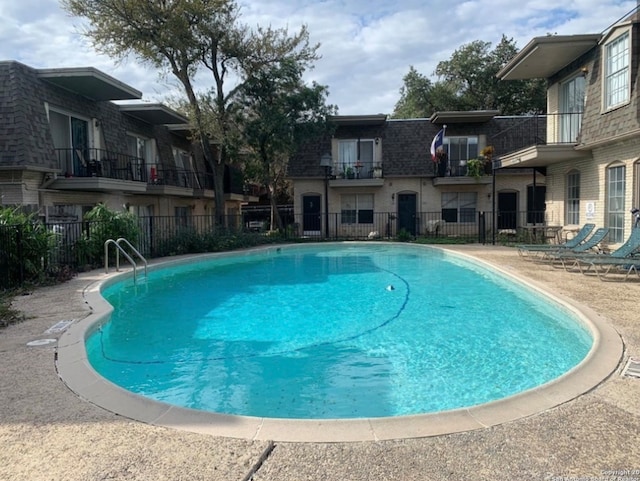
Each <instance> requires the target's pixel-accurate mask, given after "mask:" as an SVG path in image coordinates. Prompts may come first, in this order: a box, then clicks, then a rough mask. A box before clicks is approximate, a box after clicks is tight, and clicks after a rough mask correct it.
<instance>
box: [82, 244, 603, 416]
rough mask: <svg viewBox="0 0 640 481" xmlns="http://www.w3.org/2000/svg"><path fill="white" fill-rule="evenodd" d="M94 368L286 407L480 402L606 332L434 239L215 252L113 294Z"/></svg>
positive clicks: (310, 410)
mask: <svg viewBox="0 0 640 481" xmlns="http://www.w3.org/2000/svg"><path fill="white" fill-rule="evenodd" d="M102 294H103V295H104V296H105V298H106V299H107V300H108V301H109V302H110V303H111V304H112V305H113V306H114V308H115V310H114V312H113V314H112V317H111V320H110V321H109V322H108V323H106V324H104V325H103V326H102V327H101V328H100V329H99V330H98V331H96V332H95V333H94V334H92V335H91V336H90V337H89V338H88V339H87V343H86V346H87V352H88V356H89V360H90V362H91V364H92V365H93V367H94V368H95V369H96V370H97V371H98V372H99V373H100V374H101V375H103V376H104V377H106V378H107V379H109V380H111V381H112V382H114V383H116V384H118V385H120V386H122V387H124V388H125V389H128V390H131V391H133V392H136V393H139V394H141V395H144V396H147V397H150V398H153V399H156V400H159V401H163V402H167V403H170V404H174V405H178V406H184V407H189V408H195V409H200V410H207V411H214V412H220V413H229V414H243V415H250V416H265V417H280V418H313V419H327V418H362V417H382V416H399V415H408V414H418V413H428V412H435V411H443V410H449V409H454V408H460V407H467V406H472V405H477V404H481V403H485V402H488V401H492V400H496V399H501V398H504V397H507V396H510V395H512V394H515V393H518V392H521V391H524V390H527V389H530V388H533V387H535V386H538V385H540V384H544V383H546V382H548V381H550V380H553V379H555V378H557V377H559V376H560V375H562V374H563V373H565V372H566V371H568V370H569V369H571V368H572V367H574V366H576V365H577V364H578V363H579V362H580V361H581V360H582V359H583V358H584V357H585V356H586V354H587V353H588V351H589V350H590V348H591V345H592V338H591V336H590V335H589V333H588V332H587V331H586V329H585V328H584V327H582V326H581V325H580V323H579V322H578V321H577V320H576V319H574V317H573V315H572V314H571V313H569V311H567V310H565V309H564V308H562V307H561V306H559V305H557V304H555V303H553V302H551V301H549V300H543V299H541V298H540V296H539V295H536V294H534V293H533V292H531V291H530V290H528V289H526V288H524V287H522V286H519V285H517V284H516V283H514V282H513V281H512V280H507V279H505V278H503V277H501V276H499V275H497V274H494V273H492V272H491V271H489V270H487V269H485V268H483V267H480V266H475V265H471V264H469V262H468V261H467V260H461V259H460V258H458V257H456V256H453V255H449V254H446V253H443V252H442V251H440V250H437V249H431V248H428V247H424V246H411V245H395V244H361V245H360V244H358V245H335V244H327V245H315V246H297V247H282V248H281V249H277V248H275V247H274V248H270V249H267V250H262V251H254V252H251V253H243V254H240V255H238V256H233V257H217V258H206V259H203V260H201V261H199V262H198V263H190V264H184V265H180V266H173V267H171V268H166V269H162V270H157V271H152V272H150V273H149V277H148V279H147V280H144V278H143V280H142V282H139V284H138V285H137V286H134V285H133V284H132V281H131V279H128V280H125V281H122V282H119V283H116V284H114V285H111V286H109V287H108V288H106V289H105V290H104V291H103V293H102Z"/></svg>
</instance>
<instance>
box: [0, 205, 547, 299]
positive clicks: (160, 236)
mask: <svg viewBox="0 0 640 481" xmlns="http://www.w3.org/2000/svg"><path fill="white" fill-rule="evenodd" d="M445 217H448V218H449V220H448V221H446V220H443V213H442V212H441V211H438V212H420V213H416V214H415V215H414V214H410V215H399V214H396V213H390V212H371V211H353V212H351V211H349V212H346V211H345V212H341V213H329V214H327V215H325V214H322V213H318V214H308V215H293V213H292V212H286V213H285V215H284V216H283V218H284V221H285V227H284V229H281V230H278V231H277V232H274V231H272V230H271V229H270V225H269V222H268V221H267V220H266V219H265V218H264V217H262V218H260V217H258V216H256V213H255V212H254V213H245V214H243V215H236V216H228V217H226V218H225V219H224V223H223V225H216V224H215V223H214V220H213V217H211V216H190V217H141V218H138V219H137V222H138V229H137V238H136V239H129V240H130V241H131V242H132V243H133V245H134V246H135V247H136V249H137V250H138V251H139V252H140V253H142V255H143V256H145V257H147V258H155V257H164V256H171V255H177V254H187V253H197V252H216V251H222V250H229V249H233V248H238V247H250V246H255V245H260V244H265V243H272V242H293V241H306V240H309V241H322V240H364V239H380V240H403V241H409V240H412V239H414V238H423V239H426V240H427V241H429V240H431V241H433V242H440V243H443V242H480V243H495V242H497V243H511V242H521V241H531V240H534V241H535V240H537V241H539V242H544V241H545V240H547V239H545V238H543V237H542V236H541V237H539V238H537V239H536V238H535V237H534V238H532V235H531V234H532V233H533V234H535V232H536V229H535V226H533V227H534V228H533V229H532V225H531V223H530V222H528V221H529V218H530V217H531V213H527V212H513V213H505V212H501V213H500V215H499V216H495V217H494V215H493V213H492V212H479V213H467V214H463V215H458V214H456V215H455V216H454V217H455V218H453V217H452V214H451V213H449V214H448V215H447V216H445ZM534 217H537V216H534ZM496 219H497V221H496ZM101 225H103V224H100V223H99V222H89V221H82V222H69V223H55V224H42V223H39V224H38V227H39V229H38V235H39V237H37V238H36V237H35V236H34V229H33V228H32V227H30V226H28V225H0V288H2V289H7V288H15V287H19V286H21V285H24V284H25V283H27V282H42V280H43V278H44V279H53V280H54V281H55V280H56V277H57V278H58V279H59V278H60V277H61V273H66V274H67V275H68V274H69V273H72V272H78V271H82V270H86V269H88V268H95V267H100V266H103V265H104V249H103V245H104V241H106V239H102V238H101V235H103V234H102V232H103V231H104V230H105V229H104V228H101V227H100V226H101ZM494 225H495V226H496V228H495V229H494ZM103 226H104V225H103ZM43 232H44V236H43ZM43 239H44V240H43ZM114 257H115V256H114Z"/></svg>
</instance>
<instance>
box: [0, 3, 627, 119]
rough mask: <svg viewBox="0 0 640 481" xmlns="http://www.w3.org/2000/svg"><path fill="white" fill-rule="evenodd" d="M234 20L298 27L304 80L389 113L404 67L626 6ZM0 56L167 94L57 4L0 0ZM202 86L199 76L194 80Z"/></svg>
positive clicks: (266, 8) (320, 6)
mask: <svg viewBox="0 0 640 481" xmlns="http://www.w3.org/2000/svg"><path fill="white" fill-rule="evenodd" d="M241 5H242V20H243V21H244V22H245V23H247V24H248V25H249V26H256V25H258V24H259V25H263V26H267V25H272V26H273V27H278V28H279V27H288V28H289V30H290V31H291V32H295V31H297V30H298V29H299V28H300V26H301V25H303V24H306V25H307V26H308V28H309V32H310V34H311V40H312V42H314V43H315V42H319V43H321V47H320V50H319V53H320V54H321V55H322V58H321V59H320V60H319V61H318V62H316V65H315V68H314V69H313V70H312V71H310V72H309V73H308V75H307V78H308V79H309V80H315V81H317V82H319V83H321V84H325V85H328V87H329V91H330V98H329V101H330V102H331V103H333V104H336V105H338V107H339V108H340V113H342V114H370V113H391V112H392V111H393V107H394V105H395V103H396V102H397V100H398V98H399V89H400V87H401V86H402V77H403V76H404V75H405V74H406V73H407V72H408V70H409V66H410V65H413V66H415V68H416V69H418V71H419V72H421V73H423V74H425V75H427V76H432V75H433V72H434V70H435V67H436V65H437V64H438V62H439V61H441V60H447V59H448V58H449V57H450V56H451V54H452V53H453V51H454V50H456V49H457V48H459V47H460V46H462V45H463V44H466V43H469V42H472V41H474V40H483V41H487V42H491V43H492V44H493V45H495V43H496V42H498V41H499V40H500V38H501V37H502V35H503V34H505V35H506V36H507V37H509V38H513V39H514V40H515V41H516V43H517V45H518V46H519V47H523V46H524V45H525V44H526V43H527V42H529V40H531V38H533V37H535V36H540V35H546V34H547V33H558V34H560V35H569V34H578V33H599V32H601V31H603V30H604V29H605V28H607V27H609V26H610V25H611V24H612V23H613V22H614V21H615V20H618V19H619V18H620V17H622V16H623V15H624V14H626V13H627V12H629V11H630V10H631V9H633V8H634V7H635V6H636V2H634V1H631V0H626V1H620V0H613V1H611V2H602V1H601V0H568V1H566V2H563V3H562V4H561V5H560V4H559V3H558V2H557V0H522V1H519V2H514V1H513V0H466V1H465V0H462V1H461V0H429V1H428V2H425V1H424V0H396V1H395V2H389V1H386V0H370V1H365V0H349V1H347V0H252V1H249V0H244V1H242V2H241ZM0 18H2V19H3V21H2V24H0V59H3V60H12V59H13V60H18V61H20V62H23V63H25V64H27V65H30V66H33V67H37V68H54V67H71V66H94V67H96V68H98V69H100V70H103V71H104V72H106V73H108V74H110V75H112V76H114V77H116V78H117V79H119V80H121V81H123V82H126V83H128V84H130V85H131V86H133V87H135V88H136V89H138V90H141V91H142V92H143V93H144V96H145V98H147V99H150V100H162V99H163V98H166V97H167V96H175V94H176V92H178V89H177V88H176V84H175V82H174V81H173V80H171V79H170V78H165V79H163V78H161V77H160V76H159V74H158V72H157V71H155V70H153V69H150V68H148V67H147V66H145V65H140V64H138V63H137V62H136V61H135V60H134V59H129V60H127V61H125V62H122V63H121V64H116V63H115V62H114V61H113V60H112V59H110V58H108V57H106V56H104V55H99V54H97V53H96V52H95V51H94V49H93V48H92V47H91V45H90V43H89V41H88V40H87V39H86V38H84V37H83V36H82V35H80V34H79V33H78V31H77V28H78V25H80V24H81V22H80V20H78V19H73V18H70V17H69V16H68V15H67V14H66V13H65V12H64V11H62V9H61V8H60V6H59V3H58V1H57V0H20V1H16V2H9V1H5V2H1V3H0ZM201 78H202V79H203V80H202V81H201V82H200V85H201V86H202V88H206V87H207V86H208V83H207V81H208V77H207V76H204V75H203V76H201Z"/></svg>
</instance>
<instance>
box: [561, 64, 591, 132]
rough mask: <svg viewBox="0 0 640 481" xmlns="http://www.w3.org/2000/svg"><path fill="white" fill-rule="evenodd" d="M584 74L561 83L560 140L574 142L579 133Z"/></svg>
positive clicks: (582, 107)
mask: <svg viewBox="0 0 640 481" xmlns="http://www.w3.org/2000/svg"><path fill="white" fill-rule="evenodd" d="M584 86H585V79H584V76H582V75H580V76H578V77H575V78H573V79H571V80H569V81H568V82H565V83H564V84H562V88H561V91H560V106H561V109H562V112H561V113H560V139H559V140H560V142H567V143H575V142H576V140H577V139H578V135H579V134H580V126H581V124H582V112H583V110H584Z"/></svg>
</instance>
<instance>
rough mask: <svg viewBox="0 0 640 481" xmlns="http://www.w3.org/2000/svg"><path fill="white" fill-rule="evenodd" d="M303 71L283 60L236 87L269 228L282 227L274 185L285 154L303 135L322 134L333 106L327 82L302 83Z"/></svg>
mask: <svg viewBox="0 0 640 481" xmlns="http://www.w3.org/2000/svg"><path fill="white" fill-rule="evenodd" d="M304 70H305V69H304V65H302V64H300V63H299V62H296V61H294V60H285V61H282V62H279V63H278V64H275V65H270V66H268V67H267V68H264V69H262V70H260V71H258V72H256V73H255V74H254V75H253V77H251V78H250V79H248V80H247V81H246V82H245V83H244V85H243V87H242V89H241V91H240V92H241V95H240V105H241V107H242V109H241V110H240V111H239V112H238V123H239V124H242V129H243V132H244V136H245V140H246V142H247V146H248V147H249V150H250V152H251V157H252V159H253V160H254V165H253V174H254V176H255V178H256V180H258V181H259V182H260V183H261V184H263V185H264V186H265V187H266V188H267V189H268V192H269V199H270V203H271V228H272V229H273V228H274V227H277V228H279V229H282V228H283V225H282V221H281V219H280V216H279V214H278V209H277V205H276V198H277V192H276V189H277V187H278V186H279V185H282V184H283V182H284V177H285V175H286V169H287V163H288V160H289V156H290V155H291V154H293V153H294V152H295V150H296V149H297V147H298V146H299V145H300V143H301V142H302V141H303V140H304V141H309V139H311V138H313V137H319V136H321V135H323V134H324V133H326V132H327V131H328V129H329V123H328V117H329V116H330V115H334V114H335V113H336V111H337V109H336V108H335V107H334V106H331V105H327V104H326V99H327V95H328V90H327V87H326V86H322V85H318V84H317V83H315V82H313V83H312V84H311V85H306V84H305V83H304V81H303V78H302V77H303V73H304Z"/></svg>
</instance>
